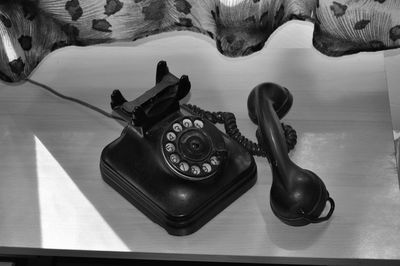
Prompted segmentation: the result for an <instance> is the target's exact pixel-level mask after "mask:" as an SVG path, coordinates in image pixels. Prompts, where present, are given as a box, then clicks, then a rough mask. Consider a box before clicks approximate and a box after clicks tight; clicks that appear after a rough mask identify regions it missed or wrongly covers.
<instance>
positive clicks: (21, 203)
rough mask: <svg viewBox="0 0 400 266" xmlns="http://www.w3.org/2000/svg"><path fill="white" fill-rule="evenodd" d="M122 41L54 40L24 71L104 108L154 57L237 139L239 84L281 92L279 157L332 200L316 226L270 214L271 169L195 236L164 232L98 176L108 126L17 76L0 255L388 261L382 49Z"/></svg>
mask: <svg viewBox="0 0 400 266" xmlns="http://www.w3.org/2000/svg"><path fill="white" fill-rule="evenodd" d="M162 36H163V37H157V38H155V37H152V38H150V39H151V40H152V41H151V42H146V41H141V42H138V43H135V44H134V45H133V47H128V46H127V45H124V46H121V47H118V48H117V46H115V45H114V46H112V47H96V48H65V49H62V50H59V51H56V52H55V53H53V54H52V55H50V56H49V57H48V58H47V59H46V60H44V61H43V62H42V63H41V65H40V66H39V68H38V69H37V70H36V71H35V72H34V74H33V76H32V77H31V78H32V79H33V80H36V81H39V82H42V83H44V84H46V85H48V86H50V87H52V88H54V89H56V90H57V91H59V92H62V93H65V94H67V95H69V96H72V97H76V98H79V99H81V100H86V101H88V102H89V103H91V104H94V105H96V106H98V107H101V108H102V109H104V110H109V102H110V100H109V95H110V94H111V92H112V90H113V89H117V88H119V89H121V90H122V92H123V93H124V94H125V95H126V97H127V98H128V99H134V98H135V97H137V96H139V95H140V94H141V93H142V92H144V91H145V90H146V89H149V88H151V87H152V86H153V84H154V79H155V76H154V75H155V66H156V63H157V62H158V61H159V60H161V59H163V60H166V61H167V62H168V65H169V67H170V70H171V72H172V73H173V74H175V75H177V76H180V75H182V74H187V75H189V77H190V80H191V83H192V90H191V96H190V99H189V102H191V103H194V104H197V105H199V106H201V107H203V108H205V109H209V110H211V111H219V110H221V111H232V112H234V113H235V114H236V116H237V118H238V125H239V127H240V128H241V130H242V131H243V134H244V135H246V136H249V137H250V138H253V139H255V138H254V133H255V129H256V127H255V126H254V125H253V124H252V123H251V122H250V120H249V119H248V118H247V110H246V100H247V96H248V94H249V92H250V90H251V89H252V88H253V87H254V86H256V85H257V84H259V83H261V82H265V81H271V82H276V83H279V84H281V85H283V86H285V87H287V88H288V89H289V90H290V91H291V92H292V94H293V96H294V105H293V107H292V109H291V111H290V112H289V114H288V115H287V118H285V121H286V122H288V123H289V124H291V125H292V126H293V127H294V128H295V129H296V130H297V132H298V144H297V146H296V149H295V150H294V151H293V152H292V153H291V155H290V156H291V158H292V159H293V160H294V161H295V162H296V163H297V164H299V165H300V166H301V167H303V168H308V169H311V170H312V171H314V172H315V173H317V174H318V175H319V176H320V177H321V178H322V179H323V180H324V182H325V184H326V186H327V188H328V190H329V192H330V194H331V196H332V197H333V198H334V199H335V201H336V210H335V212H334V214H333V217H332V218H331V220H330V221H328V222H325V223H321V224H316V225H309V226H305V227H289V226H287V225H285V224H283V223H282V222H280V221H279V220H278V219H277V218H276V217H275V216H274V215H273V213H272V211H271V209H270V207H269V189H270V186H271V172H270V168H269V166H268V164H267V162H266V161H265V160H264V159H261V158H257V159H256V161H257V166H258V181H257V184H256V185H255V186H254V187H253V188H252V189H251V190H249V191H248V192H247V193H245V194H244V195H243V196H242V197H240V198H239V199H238V200H236V201H235V202H234V203H233V204H232V205H230V206H229V207H228V208H227V209H225V210H224V211H223V212H222V213H220V214H219V215H218V216H217V217H215V218H214V219H213V220H211V221H210V222H209V223H207V224H206V225H205V226H204V227H202V228H201V229H200V230H199V231H197V232H196V233H194V234H192V235H189V236H184V237H174V236H170V235H168V234H167V233H166V232H165V231H164V229H162V228H161V227H159V226H158V225H156V224H154V223H152V222H151V221H150V220H149V219H148V218H147V217H145V216H144V215H143V214H142V213H141V212H139V211H138V210H137V209H135V208H134V207H133V206H132V205H131V204H130V203H128V202H127V201H126V200H125V199H124V198H123V197H122V196H120V195H119V194H118V193H117V192H115V191H114V190H113V189H112V188H111V187H109V186H108V185H107V184H105V183H104V181H103V180H102V179H101V175H100V170H99V159H100V153H101V150H102V149H103V148H104V147H105V145H107V144H108V143H109V142H111V141H112V140H114V139H115V138H117V137H118V136H119V134H120V133H121V130H122V127H121V125H120V124H119V123H118V122H116V121H113V120H111V119H108V118H105V117H103V116H101V115H99V114H97V113H95V112H93V111H91V110H89V109H86V108H84V107H81V106H79V105H77V104H75V103H71V102H67V101H65V100H62V99H60V98H57V97H55V96H54V95H51V94H49V93H48V92H46V91H44V90H42V89H41V88H39V87H37V86H34V85H32V84H30V83H24V84H19V85H16V86H14V85H13V86H8V85H6V84H0V136H1V149H2V152H1V153H0V169H1V171H0V214H1V216H0V253H3V254H4V253H6V254H40V255H63V256H77V255H78V256H96V257H115V258H148V259H173V260H207V261H208V260H210V261H236V262H263V263H296V264H301V263H305V264H314V263H316V264H325V265H326V264H336V265H340V264H353V263H356V262H357V263H358V262H363V263H371V264H374V263H375V261H374V260H385V261H386V262H391V261H392V260H399V261H400V237H399V232H400V219H399V217H400V191H399V181H398V177H397V175H396V170H395V167H396V165H395V159H394V147H393V135H392V125H391V117H390V109H389V101H388V92H387V86H386V80H385V70H384V62H383V54H382V53H374V54H362V55H355V56H350V57H343V58H328V57H325V56H323V55H321V54H319V53H318V52H317V51H315V50H313V49H264V50H262V51H261V52H260V53H257V54H254V55H252V56H249V57H246V58H238V59H230V58H225V57H223V56H221V55H219V54H218V52H217V51H216V50H215V48H214V44H212V43H211V42H209V41H207V40H205V39H203V38H202V37H198V36H197V35H191V34H166V35H162Z"/></svg>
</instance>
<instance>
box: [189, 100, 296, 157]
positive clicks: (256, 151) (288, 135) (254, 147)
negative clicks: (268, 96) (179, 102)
mask: <svg viewBox="0 0 400 266" xmlns="http://www.w3.org/2000/svg"><path fill="white" fill-rule="evenodd" d="M184 106H185V107H186V108H188V109H189V110H190V111H191V112H192V113H194V114H196V115H198V116H200V117H202V118H204V119H207V120H208V121H210V122H211V123H214V124H216V123H219V124H224V126H225V132H226V134H227V135H228V136H230V137H231V138H233V139H234V140H236V141H237V142H239V143H240V144H241V145H242V146H243V147H244V148H245V149H246V150H248V151H249V152H250V153H251V154H252V155H254V156H260V157H267V153H266V151H265V150H264V149H263V147H262V146H261V145H260V144H258V143H255V142H253V141H251V140H249V139H248V138H246V137H244V136H243V135H242V134H241V133H240V131H239V129H238V126H237V123H236V117H235V115H234V114H233V113H230V112H209V111H205V110H203V109H201V108H200V107H198V106H196V105H192V104H184ZM281 125H282V129H283V131H284V133H285V139H286V144H287V147H288V152H289V151H290V150H292V149H294V147H295V145H296V143H297V133H296V130H294V129H293V128H292V127H291V126H289V125H286V124H284V123H281Z"/></svg>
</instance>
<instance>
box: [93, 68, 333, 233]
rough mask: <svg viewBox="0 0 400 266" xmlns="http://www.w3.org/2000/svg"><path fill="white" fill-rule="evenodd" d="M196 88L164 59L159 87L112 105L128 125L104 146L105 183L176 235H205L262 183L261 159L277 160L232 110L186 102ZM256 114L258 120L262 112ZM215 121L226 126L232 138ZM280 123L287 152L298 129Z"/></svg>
mask: <svg viewBox="0 0 400 266" xmlns="http://www.w3.org/2000/svg"><path fill="white" fill-rule="evenodd" d="M190 87H191V85H190V81H189V79H188V77H187V76H182V77H181V78H180V79H179V78H177V77H176V76H174V75H173V74H171V73H170V72H169V70H168V67H167V64H166V62H165V61H161V62H159V63H158V65H157V73H156V85H155V87H153V88H152V89H150V90H148V91H147V92H145V93H144V94H143V95H141V96H139V97H138V98H136V99H135V100H133V101H127V100H126V99H125V98H124V97H123V96H122V94H121V93H120V91H118V90H116V91H114V92H113V94H112V95H111V107H112V109H113V111H114V112H115V113H117V114H118V115H119V116H121V117H122V118H123V119H124V120H125V121H127V122H128V123H127V126H126V127H125V128H124V130H123V132H122V134H121V136H120V137H119V138H117V139H116V140H115V141H113V142H112V143H110V144H109V145H107V146H106V147H105V148H104V149H103V152H102V154H101V161H100V169H101V174H102V177H103V179H104V180H105V181H106V182H107V183H108V184H109V185H110V186H112V187H113V188H114V189H115V190H117V191H118V192H119V193H120V194H121V195H123V196H124V197H125V198H126V199H127V200H129V201H130V202H131V203H132V204H133V205H135V206H136V207H137V208H138V209H139V210H140V211H142V212H143V213H144V214H145V215H147V216H148V217H149V218H150V219H151V220H152V221H154V222H156V223H157V224H159V225H160V226H162V227H163V228H165V229H166V230H167V232H168V233H169V234H172V235H187V234H191V233H193V232H195V231H197V230H198V229H199V228H201V227H202V226H203V225H204V224H206V223H207V222H208V221H209V220H211V219H212V218H213V217H214V216H216V215H217V214H218V213H219V212H221V211H222V210H223V209H224V208H226V207H227V206H228V205H229V204H231V203H232V202H233V201H234V200H236V199H237V198H238V197H240V196H241V195H242V194H243V193H245V192H246V191H247V190H248V189H250V188H251V187H252V186H253V185H254V184H255V182H256V179H257V175H256V173H257V167H256V164H255V161H254V158H253V155H256V156H264V157H267V158H268V159H269V160H270V161H271V156H270V154H268V152H270V149H268V148H266V147H265V142H263V141H260V139H259V142H260V144H257V143H254V142H252V141H250V140H248V139H247V138H245V137H244V136H242V135H241V133H240V132H239V130H238V128H237V125H236V119H235V116H234V115H233V114H232V113H228V112H217V113H211V112H208V111H204V110H202V109H200V108H198V107H197V106H193V105H189V104H182V105H180V103H179V100H181V99H182V98H184V97H185V96H186V95H187V94H188V93H189V91H190ZM285 95H286V98H285V100H284V101H283V102H276V103H275V106H273V107H272V108H273V110H274V112H277V114H278V116H279V118H281V117H283V116H284V115H285V114H286V112H287V111H288V110H289V109H290V107H291V104H292V98H291V94H290V93H289V91H287V90H286V91H285ZM249 113H251V118H252V120H253V121H257V115H259V114H258V113H257V114H254V113H252V112H249ZM215 123H222V124H224V126H225V131H226V134H225V133H223V132H221V131H220V130H219V129H218V128H217V127H216V126H215V125H214V124H215ZM274 123H276V127H278V128H279V130H280V131H279V132H278V133H279V134H282V136H281V138H282V139H284V142H285V144H284V145H282V147H284V149H285V153H286V154H287V152H288V150H290V149H292V148H293V147H294V145H295V144H296V132H295V131H294V130H293V129H292V128H291V127H290V126H288V125H284V124H280V123H279V121H274ZM264 133H265V132H264ZM264 133H262V134H264ZM257 135H258V137H259V135H260V134H257ZM279 145H280V144H279ZM271 167H272V166H271ZM273 169H274V168H273ZM276 183H277V182H275V184H276ZM284 197H285V196H284ZM271 204H272V203H271ZM331 205H333V204H331ZM324 206H325V205H324ZM332 209H333V208H332ZM273 210H274V209H273ZM306 211H307V210H306ZM332 211H333V210H332ZM321 212H322V210H321ZM274 213H275V214H277V212H275V211H274ZM312 215H315V213H312ZM278 217H280V216H278ZM280 218H281V217H280ZM289 224H290V223H289ZM292 225H293V224H292Z"/></svg>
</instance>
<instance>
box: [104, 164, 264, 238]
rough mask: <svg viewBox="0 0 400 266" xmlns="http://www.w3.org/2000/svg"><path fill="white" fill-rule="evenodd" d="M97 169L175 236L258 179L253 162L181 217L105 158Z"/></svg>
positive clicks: (185, 232)
mask: <svg viewBox="0 0 400 266" xmlns="http://www.w3.org/2000/svg"><path fill="white" fill-rule="evenodd" d="M100 170H101V173H102V177H103V180H104V181H105V182H106V183H107V184H108V185H110V186H111V187H112V188H113V189H115V190H116V191H117V192H119V193H120V194H121V195H122V196H123V197H124V198H125V199H127V200H128V201H129V202H130V203H132V204H133V205H134V206H135V207H136V208H137V209H138V210H139V211H141V212H142V213H144V214H145V215H146V216H147V217H148V218H150V219H151V220H152V221H153V222H155V223H157V224H159V225H160V226H161V227H163V228H164V229H165V230H166V231H167V232H168V233H169V234H170V235H176V236H184V235H189V234H192V233H194V232H196V231H197V230H199V229H200V228H201V227H202V226H203V225H205V224H206V223H207V222H209V221H210V220H211V219H212V218H214V217H215V216H216V215H217V214H218V213H220V212H221V211H222V210H224V209H225V208H226V207H228V206H229V205H230V204H231V203H232V202H234V201H235V200H236V199H238V198H239V197H240V196H241V195H243V194H244V193H245V192H246V191H248V190H249V189H250V188H251V187H252V186H253V185H254V184H255V183H256V181H257V177H256V176H257V175H256V173H257V168H256V166H255V165H253V166H252V167H251V168H250V169H248V171H247V172H246V173H244V174H243V175H242V176H241V177H240V180H239V182H232V183H231V184H230V186H229V187H227V188H226V189H224V190H223V191H220V192H221V193H220V194H218V195H217V197H215V198H213V199H212V201H209V202H207V203H206V204H204V205H203V208H202V209H200V210H198V211H197V212H196V213H195V214H194V215H183V216H182V217H181V219H176V217H173V215H172V214H170V213H166V212H164V211H163V210H162V206H158V205H156V204H154V202H153V201H152V199H151V198H148V197H146V196H145V195H143V193H142V192H141V191H140V190H138V189H137V188H135V187H134V186H132V185H130V181H129V180H127V179H126V178H124V177H123V176H122V175H120V174H118V173H117V172H116V171H114V170H112V169H111V168H110V166H109V165H107V163H106V162H105V161H101V164H100ZM235 181H237V179H235ZM211 185H212V184H211Z"/></svg>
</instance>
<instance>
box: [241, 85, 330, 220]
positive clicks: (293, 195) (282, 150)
mask: <svg viewBox="0 0 400 266" xmlns="http://www.w3.org/2000/svg"><path fill="white" fill-rule="evenodd" d="M292 103H293V97H292V95H291V94H290V92H289V91H288V90H287V89H286V88H284V87H281V86H279V85H277V84H274V83H262V84H260V85H258V86H256V87H255V88H254V89H253V90H252V91H251V93H250V95H249V97H248V100H247V107H248V113H249V117H250V119H251V120H252V121H253V122H254V123H255V124H257V125H258V129H257V132H256V137H257V140H258V142H259V144H260V145H261V147H262V148H263V149H264V150H265V151H266V154H267V158H268V160H269V163H270V167H271V170H272V187H271V191H270V205H271V209H272V211H273V213H274V214H275V215H276V216H277V217H278V218H279V219H280V220H281V221H282V222H284V223H286V224H288V225H291V226H303V225H307V224H310V223H319V222H322V221H326V220H328V219H329V218H330V217H331V215H332V213H333V211H334V209H335V202H334V201H333V199H332V198H331V197H330V196H329V192H328V190H327V189H326V187H325V184H324V183H323V181H322V180H321V178H319V177H318V176H317V175H316V174H315V173H313V172H312V171H310V170H307V169H303V168H301V167H299V166H298V165H296V164H295V163H294V162H293V161H292V160H291V159H290V158H289V155H288V152H287V150H288V149H287V147H286V141H285V137H284V132H283V130H282V127H280V126H279V119H281V118H282V117H284V116H285V115H286V114H287V112H288V111H289V109H290V107H291V106H292ZM327 202H329V203H330V210H329V212H328V213H327V215H326V216H324V217H320V215H321V214H322V212H323V211H324V209H325V207H326V203H327Z"/></svg>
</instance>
